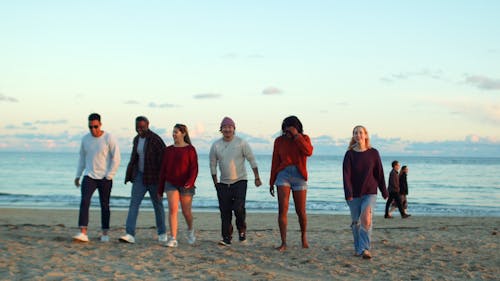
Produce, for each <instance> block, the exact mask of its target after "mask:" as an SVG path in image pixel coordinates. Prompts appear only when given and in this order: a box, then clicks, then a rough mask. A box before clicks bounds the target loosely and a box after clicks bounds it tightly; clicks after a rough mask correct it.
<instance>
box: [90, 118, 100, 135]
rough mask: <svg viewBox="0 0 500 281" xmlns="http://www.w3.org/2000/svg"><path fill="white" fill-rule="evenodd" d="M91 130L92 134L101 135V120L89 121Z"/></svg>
mask: <svg viewBox="0 0 500 281" xmlns="http://www.w3.org/2000/svg"><path fill="white" fill-rule="evenodd" d="M89 130H90V133H91V134H92V136H94V137H99V136H100V135H101V122H100V121H99V120H91V121H89Z"/></svg>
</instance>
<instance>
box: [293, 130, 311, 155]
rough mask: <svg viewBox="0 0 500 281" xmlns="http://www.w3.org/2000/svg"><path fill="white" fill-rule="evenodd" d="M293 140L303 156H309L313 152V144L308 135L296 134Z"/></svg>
mask: <svg viewBox="0 0 500 281" xmlns="http://www.w3.org/2000/svg"><path fill="white" fill-rule="evenodd" d="M295 142H296V143H297V144H298V147H299V150H300V151H301V152H302V153H303V154H304V155H305V156H311V155H312V152H313V146H312V144H311V139H310V138H309V136H308V135H303V134H298V135H297V136H296V137H295Z"/></svg>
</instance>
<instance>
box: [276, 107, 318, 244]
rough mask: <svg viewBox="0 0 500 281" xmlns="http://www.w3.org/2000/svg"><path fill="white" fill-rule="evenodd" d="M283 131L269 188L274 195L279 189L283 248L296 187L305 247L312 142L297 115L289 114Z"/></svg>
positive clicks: (279, 220) (279, 219)
mask: <svg viewBox="0 0 500 281" xmlns="http://www.w3.org/2000/svg"><path fill="white" fill-rule="evenodd" d="M281 130H282V133H283V134H282V135H281V136H279V137H277V138H276V140H275V141H274V149H273V160H272V164H271V177H270V180H269V185H270V188H269V192H270V193H271V195H272V196H274V186H275V185H276V187H277V190H278V206H279V214H278V224H279V227H280V235H281V245H280V246H279V247H278V248H276V249H277V250H279V251H280V252H282V251H285V250H286V230H287V224H288V221H287V213H288V205H289V201H290V190H291V191H293V202H294V204H295V212H296V213H297V216H298V218H299V224H300V231H301V233H302V237H301V238H302V248H309V243H308V242H307V237H306V228H307V216H306V194H307V165H306V162H307V157H308V156H311V155H312V151H313V146H312V145H311V140H310V139H309V136H307V135H304V133H303V129H302V123H301V122H300V120H299V119H298V118H297V117H296V116H289V117H287V118H285V120H283V123H282V124H281Z"/></svg>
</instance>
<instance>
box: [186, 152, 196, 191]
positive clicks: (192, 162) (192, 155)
mask: <svg viewBox="0 0 500 281" xmlns="http://www.w3.org/2000/svg"><path fill="white" fill-rule="evenodd" d="M188 157H189V176H188V179H187V182H186V186H189V187H194V183H195V182H196V177H197V176H198V155H197V154H196V149H195V148H194V146H192V145H191V148H190V149H189V155H188Z"/></svg>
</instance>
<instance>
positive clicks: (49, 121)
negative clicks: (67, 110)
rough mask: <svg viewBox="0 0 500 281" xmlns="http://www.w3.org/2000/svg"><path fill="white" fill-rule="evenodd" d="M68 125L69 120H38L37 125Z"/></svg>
mask: <svg viewBox="0 0 500 281" xmlns="http://www.w3.org/2000/svg"><path fill="white" fill-rule="evenodd" d="M66 123H68V120H64V119H59V120H36V121H35V124H41V125H59V124H66Z"/></svg>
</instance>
